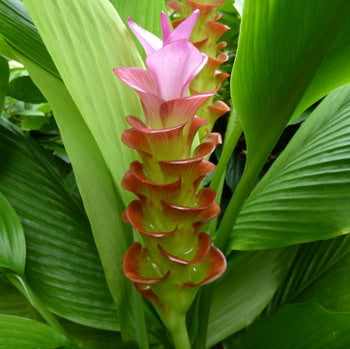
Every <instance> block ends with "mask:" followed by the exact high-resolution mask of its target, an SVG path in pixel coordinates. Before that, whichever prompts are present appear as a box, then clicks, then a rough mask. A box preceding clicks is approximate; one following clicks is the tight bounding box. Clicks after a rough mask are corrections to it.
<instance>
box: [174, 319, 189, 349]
mask: <svg viewBox="0 0 350 349" xmlns="http://www.w3.org/2000/svg"><path fill="white" fill-rule="evenodd" d="M168 330H169V332H170V334H171V338H172V339H173V342H174V346H175V349H191V343H190V339H189V337H188V332H187V327H186V317H185V316H182V317H178V318H177V319H175V320H174V321H171V326H168Z"/></svg>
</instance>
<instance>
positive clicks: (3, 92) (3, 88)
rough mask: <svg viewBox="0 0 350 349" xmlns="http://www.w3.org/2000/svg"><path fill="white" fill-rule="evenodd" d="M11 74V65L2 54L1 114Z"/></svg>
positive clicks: (0, 82)
mask: <svg viewBox="0 0 350 349" xmlns="http://www.w3.org/2000/svg"><path fill="white" fill-rule="evenodd" d="M9 75H10V74H9V65H8V62H7V59H5V58H4V57H1V56H0V114H1V111H2V107H3V105H4V100H5V97H6V93H7V86H8V80H9Z"/></svg>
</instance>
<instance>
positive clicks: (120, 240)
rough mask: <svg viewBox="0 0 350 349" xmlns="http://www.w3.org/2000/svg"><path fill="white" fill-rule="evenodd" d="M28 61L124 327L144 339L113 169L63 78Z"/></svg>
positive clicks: (127, 233) (129, 238)
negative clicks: (128, 274) (126, 266)
mask: <svg viewBox="0 0 350 349" xmlns="http://www.w3.org/2000/svg"><path fill="white" fill-rule="evenodd" d="M22 62H23V63H24V64H25V66H26V68H27V69H28V71H29V72H30V75H31V77H32V78H33V80H34V82H35V83H36V84H37V85H38V86H39V87H40V88H41V89H42V91H43V92H44V94H45V97H46V98H47V100H48V101H49V103H50V105H51V106H52V109H53V111H54V114H55V118H56V121H57V124H58V126H59V128H60V131H61V136H62V139H63V142H64V144H65V148H66V150H67V153H68V155H69V158H70V160H71V162H72V166H73V170H74V174H75V176H76V179H77V184H78V188H79V191H80V193H81V196H82V199H83V202H84V207H85V210H86V212H87V215H88V217H89V220H90V224H91V227H92V231H93V235H94V239H95V242H96V245H97V249H98V251H99V254H100V258H101V261H102V265H103V268H104V272H105V275H106V280H107V283H108V286H109V289H110V291H111V294H112V296H113V299H114V301H115V303H117V304H118V310H119V312H120V313H122V314H123V321H122V324H121V326H122V328H121V329H122V330H123V328H125V331H124V332H125V333H128V334H129V338H130V340H131V339H134V340H137V339H139V342H140V343H142V342H144V339H143V337H144V336H145V324H144V319H143V315H142V301H141V299H140V296H139V295H138V294H136V291H135V289H134V288H133V286H132V285H131V283H130V282H128V281H127V280H126V278H125V277H124V274H123V269H122V259H123V255H124V252H125V250H126V248H127V246H128V245H129V244H131V241H132V231H131V229H130V227H129V226H127V225H126V224H124V223H123V222H122V221H121V219H120V216H121V212H122V209H123V207H124V206H123V204H122V203H121V202H120V199H119V197H118V196H117V195H116V193H115V187H114V185H113V179H112V177H111V173H110V171H109V169H108V168H107V166H106V164H105V162H104V160H103V157H102V155H101V152H100V151H99V148H98V146H97V144H96V142H95V141H94V138H93V137H92V135H91V132H90V131H89V129H88V128H87V126H86V124H85V123H84V121H83V119H82V118H81V116H80V113H79V111H78V110H77V108H76V106H75V104H74V102H73V101H72V99H71V97H70V96H69V94H68V92H67V90H66V89H65V87H64V85H63V84H62V82H61V81H59V80H58V79H56V78H55V77H52V76H51V75H49V74H48V73H47V72H45V71H44V70H42V69H40V68H39V67H38V66H37V65H35V64H33V63H32V62H30V61H27V60H22ZM91 183H93V184H94V185H91ZM125 333H124V335H125Z"/></svg>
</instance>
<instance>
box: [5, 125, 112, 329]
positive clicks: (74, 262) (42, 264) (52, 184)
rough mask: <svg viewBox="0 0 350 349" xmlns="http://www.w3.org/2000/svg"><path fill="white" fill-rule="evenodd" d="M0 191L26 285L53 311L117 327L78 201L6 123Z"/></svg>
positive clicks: (46, 159) (44, 157) (49, 162)
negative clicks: (22, 237)
mask: <svg viewBox="0 0 350 349" xmlns="http://www.w3.org/2000/svg"><path fill="white" fill-rule="evenodd" d="M0 152H1V154H2V161H1V163H0V190H1V191H2V192H3V193H4V194H5V195H6V197H7V198H8V200H9V201H10V202H11V204H12V205H13V207H14V208H15V209H16V212H17V213H18V215H19V216H20V218H21V220H22V223H23V226H24V230H25V234H26V243H27V264H26V273H27V277H28V281H29V284H30V285H31V287H32V288H33V289H34V290H35V291H36V292H37V293H38V294H40V297H41V299H42V300H43V301H44V303H45V304H46V305H47V306H48V307H49V308H50V309H51V310H52V311H54V312H55V313H57V314H59V315H61V316H63V317H66V318H68V319H70V320H72V321H76V322H78V323H83V324H86V325H90V326H96V327H100V328H107V329H117V328H118V325H117V315H116V309H115V307H114V305H113V302H112V299H111V296H110V294H109V292H108V289H107V285H106V282H105V279H104V273H103V270H102V267H101V264H100V261H99V258H98V253H97V250H96V247H95V245H94V241H93V238H92V235H91V230H90V227H89V222H88V220H87V217H86V215H85V214H84V211H83V209H82V206H81V204H80V203H79V202H76V200H75V199H74V198H73V197H72V196H70V194H69V193H68V192H67V190H66V189H65V187H64V173H63V172H62V171H60V169H59V167H58V166H57V165H56V164H55V163H54V161H53V159H52V157H51V156H49V154H47V152H46V151H44V150H42V149H41V148H40V147H39V146H38V145H37V144H35V143H34V142H33V141H31V140H30V139H29V138H27V137H24V136H23V135H22V134H21V133H20V132H19V131H17V130H16V129H15V127H14V126H11V125H10V124H8V123H7V122H2V123H1V125H0Z"/></svg>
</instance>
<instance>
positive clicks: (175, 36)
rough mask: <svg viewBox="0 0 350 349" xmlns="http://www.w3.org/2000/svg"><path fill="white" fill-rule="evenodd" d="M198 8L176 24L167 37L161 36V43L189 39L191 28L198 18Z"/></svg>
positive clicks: (165, 43)
mask: <svg viewBox="0 0 350 349" xmlns="http://www.w3.org/2000/svg"><path fill="white" fill-rule="evenodd" d="M198 17H199V10H195V11H194V12H193V13H192V14H191V15H190V16H189V17H188V18H186V19H185V20H184V21H183V22H181V24H180V25H178V26H177V27H176V28H175V29H174V30H173V31H172V32H171V33H170V34H169V35H167V37H164V36H163V45H168V44H170V43H171V42H174V41H176V40H181V39H185V40H189V38H190V36H191V34H192V31H193V28H194V26H195V24H196V22H197V20H198Z"/></svg>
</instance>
